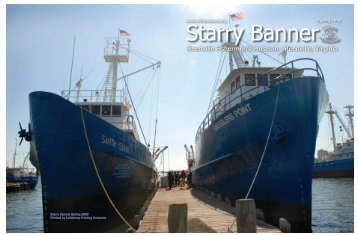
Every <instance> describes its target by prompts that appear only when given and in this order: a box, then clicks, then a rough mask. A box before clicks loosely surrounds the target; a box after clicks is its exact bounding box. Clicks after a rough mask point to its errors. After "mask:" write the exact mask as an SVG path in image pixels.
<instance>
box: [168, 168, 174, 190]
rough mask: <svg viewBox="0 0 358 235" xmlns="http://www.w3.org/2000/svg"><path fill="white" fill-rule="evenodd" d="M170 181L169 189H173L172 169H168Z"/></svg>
mask: <svg viewBox="0 0 358 235" xmlns="http://www.w3.org/2000/svg"><path fill="white" fill-rule="evenodd" d="M168 183H169V189H172V187H173V183H174V175H173V172H171V171H168Z"/></svg>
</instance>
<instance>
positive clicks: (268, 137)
mask: <svg viewBox="0 0 358 235" xmlns="http://www.w3.org/2000/svg"><path fill="white" fill-rule="evenodd" d="M280 87H281V86H278V89H277V96H276V101H275V108H274V110H273V114H272V120H271V125H270V129H269V133H268V135H267V138H266V144H265V147H264V151H263V152H262V155H261V159H260V163H259V165H258V167H257V169H256V173H255V176H254V178H253V179H252V182H251V185H250V188H249V190H248V191H247V194H246V196H245V199H247V198H248V196H249V195H250V192H251V189H252V187H253V185H254V183H255V181H256V177H257V174H258V173H259V170H260V168H261V164H262V160H263V159H264V156H265V153H266V149H267V146H268V142H269V140H270V136H271V132H272V127H273V123H274V120H275V116H276V110H277V103H278V97H279V94H280ZM235 222H236V218H235V219H234V221H233V222H232V224H231V225H230V227H228V228H227V230H228V232H232V231H231V228H232V226H234V224H235Z"/></svg>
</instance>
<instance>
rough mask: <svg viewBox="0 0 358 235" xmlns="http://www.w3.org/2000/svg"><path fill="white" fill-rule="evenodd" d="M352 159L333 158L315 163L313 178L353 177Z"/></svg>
mask: <svg viewBox="0 0 358 235" xmlns="http://www.w3.org/2000/svg"><path fill="white" fill-rule="evenodd" d="M353 177H354V159H353V158H350V159H343V160H334V161H328V162H319V163H315V164H314V167H313V178H353Z"/></svg>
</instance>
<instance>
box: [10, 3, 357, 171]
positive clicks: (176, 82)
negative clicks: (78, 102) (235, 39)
mask: <svg viewBox="0 0 358 235" xmlns="http://www.w3.org/2000/svg"><path fill="white" fill-rule="evenodd" d="M6 10H7V15H6V21H7V22H6V27H7V29H6V40H7V44H6V63H7V64H6V69H7V73H6V128H7V130H6V156H7V162H8V163H9V164H10V162H11V161H10V157H11V155H12V154H13V151H14V144H15V137H16V136H17V131H18V122H19V121H20V122H21V123H22V124H23V126H27V123H28V121H29V113H28V109H29V107H28V98H27V95H28V94H29V93H30V92H31V91H36V90H44V91H50V92H53V93H57V94H60V91H61V90H63V89H67V88H68V81H69V71H70V64H71V56H72V43H73V37H74V36H75V35H76V51H75V63H74V72H73V81H77V80H78V79H79V76H80V72H81V68H83V73H84V74H87V73H88V72H90V71H91V70H93V69H94V70H93V72H92V73H91V74H90V75H89V76H88V78H86V80H85V82H84V84H83V88H82V89H96V88H97V86H98V84H99V83H100V81H101V80H102V78H103V76H104V75H105V73H106V71H107V64H106V63H105V62H104V60H103V48H104V46H105V37H107V36H115V35H116V34H117V32H118V29H123V30H126V31H127V32H129V33H130V34H131V40H132V44H131V47H132V48H133V49H134V50H136V51H139V52H141V53H143V54H145V55H148V56H150V57H152V58H155V59H157V60H160V61H161V62H162V68H161V76H160V98H159V110H158V130H157V141H156V142H157V145H158V146H165V145H167V146H169V152H167V153H166V157H167V159H166V160H165V161H166V168H167V167H168V165H167V164H168V162H169V167H170V168H171V169H182V168H185V167H186V162H185V151H184V147H183V146H184V144H187V145H191V144H192V145H194V138H195V133H196V130H197V128H198V126H199V125H200V123H201V121H202V119H203V118H204V117H205V115H206V110H207V107H208V103H209V99H210V95H211V92H212V86H213V83H214V80H215V73H216V70H217V68H218V62H219V58H220V54H219V53H214V52H187V51H186V47H187V46H188V45H193V44H191V43H189V42H188V41H187V37H188V36H189V35H188V33H187V31H186V27H187V23H186V20H187V19H227V14H228V13H235V12H237V11H242V12H243V13H244V15H245V18H244V19H243V20H242V21H241V22H235V23H239V24H240V27H243V28H245V29H246V33H245V36H244V40H245V41H247V42H250V40H251V38H250V37H251V35H250V30H251V28H250V26H251V24H262V25H263V26H265V27H270V28H281V27H282V28H294V27H296V28H305V27H306V28H322V26H324V25H323V24H319V23H318V22H317V21H318V20H319V19H322V20H324V19H342V21H343V22H342V23H341V24H335V25H334V26H336V27H337V28H338V29H339V31H338V33H337V35H338V36H339V37H340V38H341V42H340V43H338V44H335V46H337V47H338V48H339V51H338V52H330V53H318V52H315V53H310V52H307V53H299V52H292V53H289V54H288V56H287V60H292V59H297V58H300V57H310V58H314V59H316V60H317V61H318V62H319V63H320V66H321V68H322V70H323V73H324V75H325V79H326V85H327V90H328V92H329V95H330V99H331V102H332V103H333V106H334V107H336V108H338V110H339V111H342V110H343V109H342V107H343V106H345V105H347V104H351V105H354V104H353V94H354V88H353V85H354V83H353V80H354V77H353V72H354V69H353V68H354V67H353V62H354V57H353V45H354V43H353V42H354V39H353V33H354V32H353V29H354V24H353V5H241V6H233V5H229V6H228V5H225V6H217V5H214V6H204V5H197V6H196V5H139V4H138V5H7V9H6ZM205 26H207V27H227V25H205ZM199 44H200V43H197V44H195V45H199ZM212 45H219V43H213V44H212ZM262 45H275V46H276V45H277V46H283V45H291V46H298V45H300V46H302V45H311V46H313V45H314V46H315V45H323V46H327V44H324V43H322V42H321V41H320V40H317V41H316V42H315V43H283V42H281V43H264V44H262ZM258 55H259V57H260V59H261V60H262V61H263V63H264V65H267V66H277V65H278V64H277V63H276V62H274V61H272V60H270V59H268V58H266V57H265V56H264V55H260V54H258ZM270 55H271V56H273V57H275V58H278V56H277V53H273V54H270ZM132 58H133V60H134V62H135V65H129V66H128V71H133V70H135V69H136V68H139V67H140V66H142V65H144V63H143V64H141V63H142V62H140V61H139V60H137V59H136V58H134V57H131V58H130V59H132ZM146 79H151V74H150V71H146V72H144V73H142V74H141V75H138V76H134V77H133V78H131V79H130V80H129V86H130V89H131V92H133V96H134V97H139V96H140V94H139V92H138V91H139V90H140V88H141V87H142V86H143V83H145V81H146ZM148 93H150V92H148ZM303 95H304V94H303ZM137 102H138V99H137ZM146 102H147V103H146ZM134 103H136V99H135V101H134ZM148 112H150V110H149V102H148V100H146V101H144V102H143V103H141V104H140V106H139V109H138V113H139V117H140V119H142V121H143V123H144V124H143V125H144V129H145V133H146V134H148V133H149V128H148V126H149V124H148V117H147V114H148ZM152 121H153V118H152ZM153 125H154V123H153V122H152V123H151V128H152V129H151V131H150V133H151V135H153ZM147 139H148V137H147ZM150 139H151V141H152V139H153V136H151V138H150ZM328 147H329V129H328V118H327V117H326V116H324V117H323V119H322V123H321V130H320V134H319V138H318V141H317V148H328ZM28 148H29V145H28V143H23V144H22V145H21V146H20V147H19V148H18V152H19V156H18V158H19V159H21V158H23V157H24V156H25V155H26V153H27V151H28ZM168 158H169V161H168ZM20 162H22V160H18V161H17V163H18V164H20ZM158 163H159V162H158Z"/></svg>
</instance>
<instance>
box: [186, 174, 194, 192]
mask: <svg viewBox="0 0 358 235" xmlns="http://www.w3.org/2000/svg"><path fill="white" fill-rule="evenodd" d="M186 179H187V182H188V187H189V188H191V187H192V186H193V184H192V180H191V171H189V173H188V176H187V177H186Z"/></svg>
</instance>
